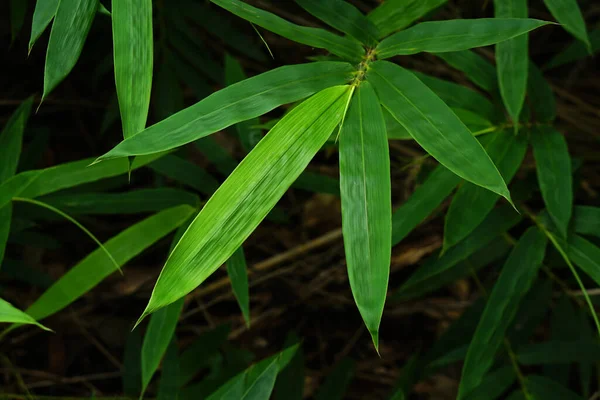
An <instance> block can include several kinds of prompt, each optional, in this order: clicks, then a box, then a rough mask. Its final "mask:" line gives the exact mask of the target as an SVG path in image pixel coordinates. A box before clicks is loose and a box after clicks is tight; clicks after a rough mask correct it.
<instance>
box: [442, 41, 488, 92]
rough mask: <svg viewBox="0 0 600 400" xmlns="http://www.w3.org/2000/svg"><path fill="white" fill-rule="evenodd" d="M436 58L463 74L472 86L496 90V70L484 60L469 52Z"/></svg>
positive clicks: (451, 53) (446, 54)
mask: <svg viewBox="0 0 600 400" xmlns="http://www.w3.org/2000/svg"><path fill="white" fill-rule="evenodd" d="M436 56H438V57H440V58H441V59H442V60H444V61H446V62H447V63H448V64H450V65H451V66H452V67H454V68H456V69H458V70H459V71H462V72H464V73H465V75H466V76H467V78H469V79H470V80H471V81H472V82H473V83H474V84H476V85H477V86H479V87H480V88H482V89H483V90H487V91H488V92H494V91H496V90H497V89H498V82H497V78H496V68H495V67H494V66H493V65H492V64H491V63H490V62H489V61H487V60H486V59H484V58H483V57H482V56H480V55H479V54H477V53H475V52H474V51H471V50H463V51H453V52H448V53H437V54H436Z"/></svg>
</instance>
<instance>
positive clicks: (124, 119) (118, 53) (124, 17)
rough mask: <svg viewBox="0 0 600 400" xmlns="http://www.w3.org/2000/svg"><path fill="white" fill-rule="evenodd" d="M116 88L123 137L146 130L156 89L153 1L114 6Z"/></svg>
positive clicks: (132, 1)
mask: <svg viewBox="0 0 600 400" xmlns="http://www.w3.org/2000/svg"><path fill="white" fill-rule="evenodd" d="M112 33H113V56H114V65H115V84H116V87H117V97H118V99H119V109H120V110H121V123H122V124H123V137H124V138H125V139H127V138H128V137H130V136H133V135H135V134H136V133H138V132H140V131H141V130H143V129H144V128H145V127H146V118H147V117H148V107H149V105H150V90H151V88H152V64H153V61H154V60H153V48H154V45H153V40H152V0H131V1H115V2H114V4H112Z"/></svg>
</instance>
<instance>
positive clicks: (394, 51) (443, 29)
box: [375, 15, 549, 59]
mask: <svg viewBox="0 0 600 400" xmlns="http://www.w3.org/2000/svg"><path fill="white" fill-rule="evenodd" d="M513 17H516V16H513ZM547 24H549V22H546V21H540V20H537V19H528V18H507V17H503V16H500V15H497V18H479V19H454V20H449V21H432V22H421V23H420V24H417V25H415V26H413V27H412V28H408V29H406V30H404V31H401V32H398V33H395V34H393V35H392V36H390V37H388V38H386V39H384V40H382V41H381V43H379V45H378V46H377V48H376V49H375V50H376V53H377V57H378V58H379V59H385V58H390V57H393V56H399V55H409V54H417V53H420V52H422V51H426V52H429V53H445V52H449V51H460V50H467V49H470V48H473V47H482V46H488V45H490V44H495V43H499V42H503V41H505V40H508V39H511V38H514V37H517V36H520V35H523V34H524V33H527V32H529V31H532V30H534V29H536V28H539V27H540V26H544V25H547Z"/></svg>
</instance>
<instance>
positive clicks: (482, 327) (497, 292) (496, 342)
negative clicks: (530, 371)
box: [458, 227, 547, 399]
mask: <svg viewBox="0 0 600 400" xmlns="http://www.w3.org/2000/svg"><path fill="white" fill-rule="evenodd" d="M546 243H547V239H546V236H545V235H544V234H543V233H542V232H541V231H539V230H538V229H537V228H534V227H532V228H529V229H528V230H527V232H525V233H524V234H523V236H522V237H521V239H519V242H518V243H517V245H516V246H515V248H514V249H513V251H512V252H511V254H510V256H509V257H508V260H507V261H506V263H505V264H504V267H503V268H502V272H501V273H500V276H499V277H498V279H497V281H496V283H495V285H494V289H493V290H492V292H491V293H490V296H489V299H488V302H487V304H486V307H485V310H484V312H483V315H482V317H481V320H480V321H479V324H478V326H477V330H476V331H475V335H474V337H473V340H472V341H471V344H470V345H469V351H468V353H467V357H466V359H465V363H464V365H463V369H462V378H461V381H460V386H459V389H458V399H464V398H466V396H467V395H469V393H470V392H471V391H473V390H474V389H475V388H477V387H479V385H480V384H481V382H482V380H483V377H484V375H485V374H486V372H487V371H488V370H489V368H490V367H491V366H492V364H493V362H494V356H495V354H496V351H498V348H499V347H500V346H501V345H502V341H503V340H504V334H505V332H506V330H507V328H508V326H509V324H510V323H511V321H512V319H513V318H514V317H515V315H516V313H517V309H518V305H519V303H520V302H521V299H522V298H523V296H525V293H527V291H528V290H529V287H530V286H531V284H532V283H533V281H534V279H535V277H536V275H537V271H538V269H539V267H540V266H541V264H542V261H543V259H544V254H545V252H546Z"/></svg>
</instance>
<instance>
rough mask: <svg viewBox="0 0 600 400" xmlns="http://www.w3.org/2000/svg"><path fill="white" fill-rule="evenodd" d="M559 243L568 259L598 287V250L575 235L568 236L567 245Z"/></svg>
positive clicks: (599, 272) (599, 283) (599, 271)
mask: <svg viewBox="0 0 600 400" xmlns="http://www.w3.org/2000/svg"><path fill="white" fill-rule="evenodd" d="M560 242H561V244H562V247H563V248H564V249H566V251H567V255H568V257H569V259H570V260H572V261H573V263H574V264H575V265H577V266H578V267H579V269H581V270H582V271H583V272H585V273H586V274H587V275H588V276H589V277H590V278H592V279H593V280H594V282H596V284H598V285H600V248H598V247H597V246H596V245H595V244H593V243H592V242H589V241H588V240H586V239H584V238H582V237H581V236H577V235H570V236H569V241H568V242H567V243H565V242H564V241H560Z"/></svg>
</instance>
